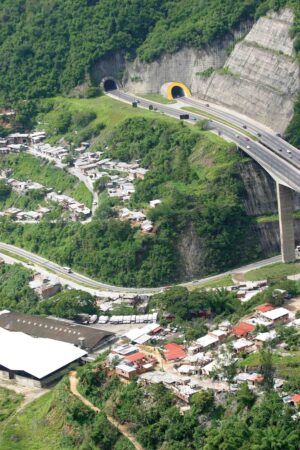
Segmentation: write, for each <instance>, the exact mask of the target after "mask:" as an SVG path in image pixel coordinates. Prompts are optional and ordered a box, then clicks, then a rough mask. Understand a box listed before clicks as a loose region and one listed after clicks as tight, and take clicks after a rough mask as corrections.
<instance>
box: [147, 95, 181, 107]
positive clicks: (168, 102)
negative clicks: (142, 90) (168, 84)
mask: <svg viewBox="0 0 300 450" xmlns="http://www.w3.org/2000/svg"><path fill="white" fill-rule="evenodd" d="M140 97H143V98H146V99H147V100H150V101H152V102H157V103H162V104H163V105H171V104H174V103H176V100H168V99H167V98H166V97H164V96H163V95H162V94H143V95H140Z"/></svg>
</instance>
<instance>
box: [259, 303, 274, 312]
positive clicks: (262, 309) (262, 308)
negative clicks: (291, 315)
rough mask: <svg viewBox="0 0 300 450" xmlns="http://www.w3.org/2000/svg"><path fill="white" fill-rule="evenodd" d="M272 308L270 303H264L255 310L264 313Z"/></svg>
mask: <svg viewBox="0 0 300 450" xmlns="http://www.w3.org/2000/svg"><path fill="white" fill-rule="evenodd" d="M272 309H274V306H272V305H271V304H270V303H265V304H263V305H259V306H257V308H256V311H257V312H258V313H266V312H268V311H272Z"/></svg>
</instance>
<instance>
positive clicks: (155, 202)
mask: <svg viewBox="0 0 300 450" xmlns="http://www.w3.org/2000/svg"><path fill="white" fill-rule="evenodd" d="M149 204H150V208H156V206H158V205H160V204H161V200H159V199H157V200H151V201H150V202H149Z"/></svg>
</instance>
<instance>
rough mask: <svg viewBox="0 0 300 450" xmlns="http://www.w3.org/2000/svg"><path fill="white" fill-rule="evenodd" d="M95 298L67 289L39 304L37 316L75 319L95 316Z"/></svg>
mask: <svg viewBox="0 0 300 450" xmlns="http://www.w3.org/2000/svg"><path fill="white" fill-rule="evenodd" d="M97 312H98V308H97V305H96V300H95V297H93V296H92V295H91V294H89V293H88V292H84V291H77V290H75V289H68V290H65V291H63V292H60V293H58V294H56V295H54V296H53V297H51V299H49V300H44V301H42V302H40V303H39V305H38V308H37V313H38V314H45V315H47V316H49V315H52V316H56V317H63V318H65V319H71V320H72V319H75V317H76V316H77V314H97Z"/></svg>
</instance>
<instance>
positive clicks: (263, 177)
mask: <svg viewBox="0 0 300 450" xmlns="http://www.w3.org/2000/svg"><path fill="white" fill-rule="evenodd" d="M239 176H240V178H241V180H242V182H243V184H244V188H245V197H244V203H245V209H246V212H247V214H249V215H250V216H259V215H264V214H274V213H275V214H276V213H277V212H278V207H277V198H276V184H275V181H274V180H273V178H271V177H270V175H269V174H268V173H267V172H266V171H265V170H264V169H263V168H262V167H261V166H260V165H259V164H258V163H256V162H255V161H253V160H249V161H248V162H246V163H243V164H240V166H239ZM294 207H295V209H300V194H298V193H296V192H295V193H294Z"/></svg>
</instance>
